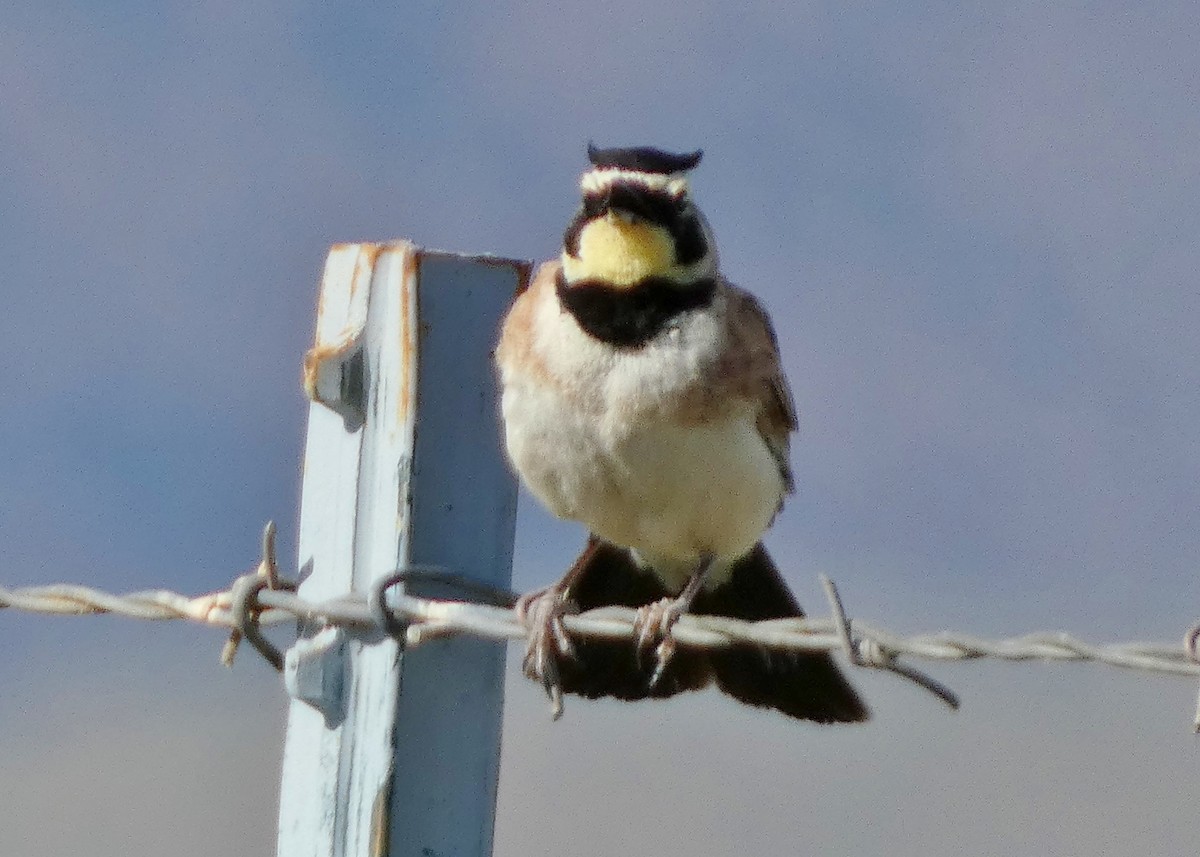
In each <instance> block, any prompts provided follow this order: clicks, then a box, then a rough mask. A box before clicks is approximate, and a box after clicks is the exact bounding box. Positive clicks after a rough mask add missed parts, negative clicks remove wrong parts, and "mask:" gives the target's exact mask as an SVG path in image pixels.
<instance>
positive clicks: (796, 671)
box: [691, 543, 869, 723]
mask: <svg viewBox="0 0 1200 857" xmlns="http://www.w3.org/2000/svg"><path fill="white" fill-rule="evenodd" d="M691 612H693V613H700V614H706V615H710V616H729V617H730V618H734V619H744V620H746V621H748V622H757V621H759V620H762V619H785V618H790V617H799V616H803V615H804V611H803V610H801V609H800V605H799V604H797V603H796V599H795V597H794V596H793V595H792V593H791V590H789V589H788V586H787V584H786V583H785V582H784V580H783V577H782V576H781V575H780V574H779V570H778V569H777V568H776V567H775V564H774V563H773V562H772V561H771V557H770V556H769V555H768V554H767V551H766V549H765V548H764V547H763V546H762V544H761V543H759V544H758V545H757V546H755V548H754V550H752V551H751V552H750V553H748V554H746V556H744V557H742V558H741V559H740V560H738V561H737V563H736V564H735V565H734V567H733V569H732V572H731V574H730V576H729V579H728V580H727V581H725V582H724V583H722V584H721V585H720V586H717V587H714V588H713V589H711V590H704V591H701V593H700V594H699V595H698V596H697V597H696V600H695V602H693V604H692V611H691ZM708 662H709V666H710V668H711V670H712V673H713V677H714V678H715V679H716V683H717V686H718V687H719V688H721V690H723V691H724V692H725V693H727V694H729V695H730V696H732V697H733V698H734V699H737V700H740V701H741V702H745V703H747V704H749V705H757V706H761V707H764V708H774V709H776V710H778V711H782V712H783V713H784V714H788V715H791V716H792V717H798V718H800V719H802V720H813V721H816V722H817V723H857V722H860V721H863V720H866V719H867V718H868V717H869V713H868V711H867V707H866V705H864V704H863V701H862V700H861V699H860V698H859V696H858V693H857V692H856V691H855V690H854V688H853V687H851V685H850V682H848V681H847V680H846V677H845V676H843V675H842V672H841V670H839V669H838V667H837V665H836V664H834V662H833V659H832V658H831V657H830V656H829V655H828V654H827V653H825V652H788V651H781V650H778V649H775V650H767V649H762V648H759V647H758V646H752V645H745V646H734V647H732V648H728V649H721V650H715V651H712V652H710V653H709V655H708Z"/></svg>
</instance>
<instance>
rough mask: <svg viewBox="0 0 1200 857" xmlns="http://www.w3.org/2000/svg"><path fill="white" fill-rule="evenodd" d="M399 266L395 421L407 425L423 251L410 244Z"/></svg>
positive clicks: (403, 250) (412, 396) (414, 367)
mask: <svg viewBox="0 0 1200 857" xmlns="http://www.w3.org/2000/svg"><path fill="white" fill-rule="evenodd" d="M400 252H401V253H402V257H401V258H402V267H401V269H400V319H401V321H400V331H399V333H400V365H401V367H402V368H403V371H402V372H401V373H400V389H399V391H398V392H399V395H398V396H397V397H396V420H397V422H398V424H400V425H404V424H405V423H406V422H407V420H408V417H409V415H410V413H412V410H413V409H414V408H416V404H417V403H416V402H415V401H414V399H415V394H414V390H415V389H416V385H415V382H416V375H417V365H416V360H417V348H418V347H419V346H420V333H419V331H418V330H417V310H418V308H417V307H416V306H414V302H415V301H416V300H418V298H417V289H418V287H419V286H418V284H419V283H420V278H421V251H420V250H419V249H417V248H416V247H414V246H412V245H411V244H410V245H407V246H404V247H402V248H401V250H400Z"/></svg>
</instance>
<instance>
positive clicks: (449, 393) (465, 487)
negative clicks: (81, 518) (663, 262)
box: [277, 242, 529, 857]
mask: <svg viewBox="0 0 1200 857" xmlns="http://www.w3.org/2000/svg"><path fill="white" fill-rule="evenodd" d="M528 274H529V266H528V265H527V264H526V263H523V262H516V261H511V260H504V259H492V258H487V257H463V256H454V255H451V254H447V253H436V252H429V251H424V250H421V249H419V248H417V247H414V246H413V245H411V244H408V243H407V242H394V243H388V244H347V245H339V246H337V247H334V248H333V250H332V251H331V252H330V254H329V258H328V261H327V263H326V266H325V274H324V277H323V280H322V285H321V299H320V307H319V309H318V316H317V336H316V343H315V344H314V346H313V348H312V349H311V350H310V351H309V353H308V355H307V357H306V359H305V372H304V380H305V389H306V390H307V391H308V393H309V396H310V398H311V399H312V400H313V406H312V407H311V408H310V409H309V428H308V442H307V446H306V451H305V461H304V486H303V497H302V500H301V515H300V533H299V554H300V556H299V565H300V576H301V581H302V582H301V584H300V594H301V595H302V596H303V597H305V598H312V599H315V600H323V599H329V598H337V597H339V596H343V595H345V594H346V593H348V592H356V593H359V594H362V595H366V594H367V593H369V592H370V591H371V589H372V586H373V585H374V583H375V581H377V580H380V579H381V578H384V577H386V576H388V575H390V574H392V573H394V572H395V571H396V569H398V568H405V567H409V566H411V565H414V564H429V565H439V566H442V567H445V568H448V569H452V570H453V571H455V572H456V573H458V574H461V575H464V576H466V577H469V578H473V579H475V580H478V581H480V582H482V583H486V584H491V585H493V586H499V587H506V586H507V585H508V581H509V576H510V572H511V561H512V541H513V523H514V518H515V511H516V486H515V483H514V481H513V479H512V477H511V475H510V474H509V472H508V469H507V467H506V465H505V463H504V460H503V455H502V453H501V448H500V439H499V426H498V421H497V390H496V382H495V378H494V376H493V371H492V364H491V350H492V346H493V344H494V341H495V337H496V331H497V330H498V329H499V325H500V319H501V317H502V315H503V313H504V311H505V309H506V308H507V306H508V305H509V303H510V302H511V301H512V298H513V296H514V294H516V293H517V292H518V291H519V290H520V289H521V288H523V287H524V285H525V283H526V280H527V278H528ZM418 428H419V430H418ZM420 594H433V593H426V592H422V593H420ZM331 631H333V629H322V628H320V627H319V626H311V625H307V624H305V623H302V626H301V629H300V632H301V640H300V641H299V642H298V643H297V644H296V645H295V646H294V647H293V649H292V650H291V651H289V652H288V654H287V658H286V668H287V670H288V672H287V681H288V689H289V692H290V693H291V694H292V696H293V697H294V701H293V703H292V705H291V709H290V714H289V719H288V734H287V741H286V746H285V750H284V765H283V781H282V786H281V794H280V815H279V847H278V852H277V853H278V855H279V857H317V855H322V857H351V855H353V857H368V855H370V857H379V855H382V854H386V855H400V854H404V855H409V854H458V855H474V857H485V855H487V854H490V852H491V838H492V819H493V812H494V806H495V795H496V783H497V777H498V772H499V749H500V744H499V741H500V720H501V714H502V704H503V668H504V651H503V648H502V647H500V646H497V645H495V644H494V643H487V642H482V641H478V640H468V639H446V640H437V641H434V642H431V643H429V644H427V645H423V646H420V647H419V648H416V649H413V650H412V651H405V652H402V651H401V650H400V647H399V645H398V644H397V642H396V641H395V640H394V639H392V638H390V637H387V636H385V635H383V634H382V633H379V634H374V635H371V634H368V635H365V636H364V635H359V634H352V635H346V634H344V633H342V632H334V633H331ZM381 795H382V796H384V797H383V798H381V797H380V796H381ZM381 847H382V848H384V849H385V850H384V851H378V850H377V849H379V848H381Z"/></svg>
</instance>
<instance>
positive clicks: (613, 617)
mask: <svg viewBox="0 0 1200 857" xmlns="http://www.w3.org/2000/svg"><path fill="white" fill-rule="evenodd" d="M274 541H275V531H274V526H273V525H272V524H268V526H267V528H266V530H265V532H264V534H263V555H262V559H261V560H260V562H259V564H258V566H257V568H255V569H254V570H253V571H251V572H250V573H248V574H244V575H242V576H240V577H238V578H237V579H235V580H234V582H233V584H232V585H231V586H230V587H229V589H225V590H221V591H218V592H210V593H207V594H203V595H197V596H187V595H182V594H180V593H177V592H172V591H169V590H162V589H154V590H140V591H136V592H128V593H124V594H114V593H110V592H104V591H102V590H98V589H94V588H92V587H87V586H79V585H75V584H61V583H60V584H53V585H49V586H30V587H21V588H17V589H8V588H4V587H0V609H3V608H8V609H11V610H20V611H24V612H28V613H38V614H53V615H72V616H79V615H97V614H108V615H114V616H123V617H126V618H130V619H142V620H151V621H171V620H187V621H191V622H196V623H199V624H203V625H209V626H215V627H220V628H224V629H228V630H229V631H230V632H231V634H230V640H229V643H228V644H227V645H226V647H225V650H224V651H223V652H222V656H221V657H222V660H223V661H224V662H225V663H227V664H230V663H232V661H233V657H234V654H235V652H236V650H237V646H238V643H239V642H240V640H241V639H243V638H244V639H246V640H247V641H248V642H250V643H252V644H253V645H254V646H255V648H256V649H258V650H259V651H260V652H261V653H262V654H263V655H264V657H266V658H267V660H269V661H270V662H271V663H272V664H273V665H274V666H275V667H276V668H280V667H281V666H282V663H283V657H282V655H281V654H280V653H279V652H278V650H277V649H275V647H274V645H273V644H271V643H270V642H269V641H267V640H266V639H265V638H264V637H263V636H262V634H261V633H260V632H259V627H260V626H263V625H278V624H280V623H284V622H295V621H297V620H303V621H304V622H306V623H310V624H316V625H322V626H332V627H338V628H342V629H343V630H345V631H346V632H348V633H359V634H363V635H368V636H370V635H375V636H377V635H378V634H379V633H380V632H381V631H382V632H384V633H390V634H392V635H393V636H396V637H397V638H399V639H401V641H402V643H403V644H404V645H406V646H410V647H412V646H419V645H421V644H422V643H426V642H428V641H430V640H433V639H439V638H445V637H452V636H462V635H466V636H472V637H479V638H483V639H491V640H498V641H502V642H505V641H510V640H512V641H516V640H526V639H528V637H529V633H530V631H529V628H528V627H527V626H526V625H525V624H524V623H522V621H521V620H520V618H519V617H518V614H517V611H516V610H515V609H514V608H513V607H512V604H513V602H514V601H515V600H516V595H515V594H514V593H511V592H508V591H506V590H496V589H493V588H491V587H487V586H484V585H481V584H479V583H477V582H474V581H470V580H467V579H465V578H462V577H460V576H459V575H456V574H454V573H452V572H448V571H445V570H442V569H437V568H432V567H425V566H420V567H413V568H409V569H404V570H401V571H400V572H397V573H396V574H393V575H391V576H389V577H386V578H384V579H382V580H381V581H379V582H378V583H377V584H376V585H375V587H374V588H373V590H372V591H371V592H370V593H368V594H365V595H363V594H349V595H345V596H342V597H339V598H334V599H328V600H324V601H310V600H307V599H305V598H303V597H301V596H300V595H298V594H297V593H296V592H295V585H294V584H293V583H291V582H289V581H285V580H282V579H281V578H280V577H279V575H278V571H277V567H276V563H275V546H274ZM417 581H423V582H435V583H440V584H443V585H450V586H454V587H458V588H460V589H461V590H463V591H465V592H468V593H469V594H471V595H472V596H473V597H475V598H479V599H481V600H471V601H466V600H461V601H460V600H449V599H440V598H425V597H420V596H416V595H412V594H410V593H407V592H406V593H397V592H395V591H392V590H393V587H394V586H395V585H396V584H398V583H402V582H410V583H411V582H417ZM822 584H823V585H824V587H825V591H826V595H827V597H828V599H829V602H830V607H831V616H829V617H827V618H820V617H808V618H804V619H770V620H765V621H759V622H745V621H741V620H738V619H729V618H726V617H721V616H702V615H693V614H688V615H684V616H683V617H681V618H680V620H679V621H678V623H677V624H676V625H675V626H674V628H673V630H672V634H673V635H674V637H675V640H676V642H677V643H678V644H679V645H681V646H686V647H692V648H701V649H709V650H713V649H721V648H727V647H730V646H737V645H746V644H751V645H755V646H760V647H763V648H767V649H780V650H790V651H803V652H820V651H824V652H836V651H841V652H843V653H844V654H845V655H846V656H847V658H848V659H849V660H850V661H851V662H852V663H854V664H855V665H858V666H863V667H870V668H876V669H884V670H888V671H891V672H894V673H897V674H899V675H901V676H903V677H904V678H907V679H910V680H912V681H914V682H916V683H917V684H919V685H921V686H922V687H924V688H925V689H926V690H929V691H930V692H932V693H934V694H935V695H937V696H938V697H939V698H940V699H942V701H944V702H946V703H947V704H948V705H950V706H952V707H955V708H957V707H958V699H957V697H956V696H955V694H954V693H953V691H951V690H949V689H948V688H946V687H945V686H944V685H942V684H941V683H940V682H938V681H936V680H934V679H932V678H930V677H929V676H926V675H924V674H923V673H921V672H920V671H918V670H916V669H914V668H913V667H911V666H909V665H908V664H904V663H901V662H900V661H899V660H898V659H899V658H901V657H905V658H916V659H924V660H932V661H963V660H977V659H982V658H991V659H997V660H1004V661H1090V662H1095V663H1102V664H1107V665H1109V666H1115V667H1122V668H1124V669H1131V670H1140V671H1145V672H1155V673H1164V674H1170V675H1180V676H1188V677H1192V678H1195V677H1200V652H1198V647H1200V625H1197V626H1195V627H1193V628H1191V629H1189V630H1188V632H1187V633H1186V634H1185V635H1184V639H1183V642H1182V644H1176V645H1171V644H1167V643H1145V642H1129V643H1099V644H1098V643H1087V642H1084V641H1082V640H1080V639H1078V638H1076V637H1074V636H1072V635H1071V634H1068V633H1065V632H1062V631H1048V632H1037V633H1030V634H1022V635H1020V636H1016V637H1009V638H1003V639H985V638H983V637H978V636H975V635H972V634H963V633H956V632H951V631H941V632H938V633H934V634H916V635H907V636H906V635H901V634H897V633H894V632H892V631H888V630H886V629H884V628H881V627H879V626H876V625H874V624H871V623H868V622H863V621H861V620H857V619H855V620H851V619H849V618H847V616H846V614H845V611H844V609H843V606H842V602H841V598H840V596H839V595H838V591H837V588H836V586H835V585H834V584H833V582H832V581H831V580H829V578H827V577H824V576H822ZM485 602H491V603H485ZM385 605H386V606H385ZM636 615H637V611H635V610H633V609H631V608H626V607H603V608H599V609H596V610H589V611H587V612H586V613H580V614H577V615H568V616H565V617H564V618H563V625H564V626H565V628H566V629H567V631H568V632H569V633H570V634H571V635H572V636H575V637H579V638H592V639H607V640H624V639H628V640H630V641H632V640H633V639H634V638H635V636H636V631H635V628H634V620H635V618H636ZM1195 724H1196V728H1197V731H1200V701H1198V704H1197V715H1196V721H1195Z"/></svg>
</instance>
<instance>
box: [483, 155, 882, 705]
mask: <svg viewBox="0 0 1200 857" xmlns="http://www.w3.org/2000/svg"><path fill="white" fill-rule="evenodd" d="M587 153H588V159H589V163H590V166H589V167H588V168H587V169H586V171H585V172H584V173H583V175H582V178H581V179H580V192H581V201H580V205H579V208H578V210H577V211H576V213H575V215H574V217H573V218H572V219H571V220H570V222H569V223H568V225H567V227H566V230H565V233H564V235H563V245H562V251H561V253H560V255H559V257H558V258H557V259H553V260H551V261H548V262H545V263H543V264H542V265H540V266H539V267H538V269H537V271H536V272H535V274H534V276H533V277H532V279H531V281H530V283H529V285H528V287H527V288H526V289H525V290H524V291H522V292H521V293H520V294H519V295H518V296H517V298H516V300H515V301H514V303H513V305H512V307H511V308H510V309H509V311H508V313H507V315H506V316H505V319H504V322H503V324H502V329H501V334H500V339H499V343H498V345H497V347H496V351H495V359H496V363H497V368H498V374H499V381H500V388H501V396H500V411H501V418H502V423H503V430H504V445H505V449H506V452H507V455H508V458H509V460H510V462H511V464H512V466H513V468H514V469H515V471H516V472H517V474H518V475H519V477H520V479H521V480H522V482H523V483H524V485H525V486H526V487H527V488H528V490H529V491H530V492H531V493H532V494H533V495H534V496H535V497H536V498H537V499H538V500H539V501H540V502H541V503H542V504H543V505H544V506H545V507H546V508H547V509H548V510H549V511H550V512H551V513H553V514H554V515H556V516H557V517H559V518H563V519H568V520H573V521H578V522H580V523H582V524H583V525H584V526H585V527H586V528H587V530H588V537H587V542H586V545H585V547H584V549H583V551H582V553H581V554H580V555H579V557H578V559H576V561H575V562H574V563H573V564H572V565H571V567H570V568H569V569H568V571H567V572H566V574H565V575H564V576H563V577H562V579H561V580H559V581H557V582H556V583H554V584H552V585H551V586H548V587H545V588H544V589H541V590H537V591H535V592H533V593H530V594H527V595H525V596H522V598H521V599H519V601H518V602H517V609H518V612H519V615H520V616H521V617H522V619H523V621H525V622H526V624H527V626H528V627H529V628H530V636H529V640H528V644H527V650H526V656H525V659H524V663H523V669H524V672H525V673H526V674H527V675H528V676H529V677H531V678H533V679H535V680H537V681H540V682H541V683H542V684H543V685H544V687H545V689H546V691H547V693H548V694H549V695H550V697H551V700H552V703H553V709H554V716H555V717H556V718H557V717H558V716H559V715H560V714H561V712H562V694H563V693H573V694H577V695H580V696H584V697H588V698H599V697H614V698H617V699H623V700H640V699H648V698H663V697H668V696H673V695H675V694H677V693H680V692H683V691H688V690H697V689H700V688H702V687H705V686H707V685H710V684H713V683H715V684H716V685H717V687H718V688H719V689H720V690H722V691H723V692H725V693H727V694H728V695H730V696H732V697H734V698H735V699H737V700H739V701H741V702H744V703H747V704H749V705H753V706H757V707H764V708H769V709H775V710H777V711H780V712H782V713H784V714H786V715H789V716H791V717H795V718H798V719H802V720H809V721H815V722H818V723H852V722H858V721H862V720H865V719H867V717H868V711H867V708H866V706H865V705H864V703H863V702H862V700H861V699H860V698H859V696H858V694H857V692H856V691H855V690H854V688H853V687H852V686H851V685H850V683H849V682H848V681H847V680H846V678H845V677H844V676H843V674H842V673H841V671H840V670H839V669H838V667H837V666H836V665H835V664H834V663H833V661H832V659H831V658H830V656H829V654H828V653H825V652H787V651H781V650H767V649H765V648H762V647H757V646H753V645H750V644H738V645H735V646H732V647H729V648H725V649H720V650H713V651H707V652H706V651H702V650H699V649H690V648H688V647H684V646H677V645H676V644H675V641H674V637H673V634H672V629H673V627H674V625H675V623H676V622H677V621H678V619H679V617H680V616H682V615H684V614H685V613H688V612H692V613H695V614H700V615H713V616H727V617H732V618H736V619H744V620H749V621H754V620H760V619H774V618H786V617H798V616H803V615H804V613H803V611H802V610H801V608H800V606H799V604H798V603H797V601H796V599H795V597H794V596H793V595H792V593H791V591H790V590H789V588H788V586H787V584H786V582H785V581H784V579H783V577H782V575H781V574H780V572H779V570H778V568H777V567H776V566H775V564H774V562H773V561H772V559H771V557H770V556H769V554H768V553H767V551H766V549H765V548H764V546H763V544H762V537H763V534H764V532H765V531H766V530H767V529H768V527H769V526H770V525H771V524H772V522H773V521H774V520H775V517H776V515H777V514H778V513H779V511H780V510H781V509H782V507H783V501H784V498H785V496H786V495H788V494H790V493H792V492H793V491H794V489H795V481H794V478H793V474H792V469H791V465H790V462H789V450H790V436H791V434H792V433H793V432H794V431H795V430H796V428H797V417H796V409H795V405H794V402H793V399H792V393H791V390H790V387H789V385H788V382H787V379H786V378H785V376H784V374H783V369H782V365H781V360H780V355H779V345H778V340H777V338H776V335H775V332H774V329H773V327H772V324H771V321H770V318H769V317H768V315H767V313H766V311H765V310H764V309H763V306H762V304H761V303H759V301H758V300H757V298H755V297H754V296H753V295H752V294H751V293H750V292H748V291H746V290H744V289H742V288H740V287H738V286H736V285H734V284H733V283H731V282H730V281H729V280H728V279H726V278H725V276H724V275H723V274H722V273H721V269H720V263H719V259H718V253H717V246H716V242H715V239H714V236H713V231H712V228H711V226H710V225H709V223H708V221H707V219H706V218H705V217H704V215H703V214H702V213H701V211H700V209H699V208H698V207H697V205H696V204H695V202H694V200H693V198H692V194H691V188H690V183H689V180H688V176H689V173H690V171H691V170H693V169H694V168H695V167H696V166H697V165H698V164H699V162H700V160H701V157H702V152H701V151H695V152H690V153H682V154H681V153H672V152H668V151H664V150H662V149H658V148H653V147H649V146H639V147H616V148H598V147H596V146H595V145H593V144H592V143H589V144H588V147H587ZM613 605H619V606H626V607H632V608H635V609H636V610H637V613H636V621H635V623H634V632H635V633H634V637H635V639H634V642H633V644H630V643H629V641H627V640H596V639H589V640H582V639H581V640H572V639H571V638H570V636H569V635H568V634H567V633H566V631H565V628H564V625H563V621H562V620H563V617H564V616H566V615H570V614H572V613H575V612H578V611H581V610H589V609H592V608H595V607H604V606H613ZM651 653H652V654H653V655H654V657H653V658H651V657H650V655H651ZM651 661H653V663H651Z"/></svg>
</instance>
